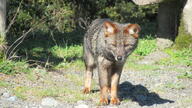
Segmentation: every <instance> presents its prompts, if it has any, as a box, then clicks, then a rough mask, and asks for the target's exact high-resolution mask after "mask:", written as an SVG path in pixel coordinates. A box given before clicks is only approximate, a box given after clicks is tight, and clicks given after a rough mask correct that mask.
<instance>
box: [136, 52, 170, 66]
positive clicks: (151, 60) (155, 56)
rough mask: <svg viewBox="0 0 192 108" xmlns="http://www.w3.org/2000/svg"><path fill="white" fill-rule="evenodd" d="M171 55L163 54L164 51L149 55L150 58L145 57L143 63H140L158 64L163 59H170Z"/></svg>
mask: <svg viewBox="0 0 192 108" xmlns="http://www.w3.org/2000/svg"><path fill="white" fill-rule="evenodd" d="M168 57H169V55H168V54H166V53H164V52H162V51H156V52H153V53H151V54H149V55H148V56H145V57H144V58H143V59H142V60H141V61H139V62H138V63H139V64H154V63H156V62H158V61H159V60H161V59H163V58H168Z"/></svg>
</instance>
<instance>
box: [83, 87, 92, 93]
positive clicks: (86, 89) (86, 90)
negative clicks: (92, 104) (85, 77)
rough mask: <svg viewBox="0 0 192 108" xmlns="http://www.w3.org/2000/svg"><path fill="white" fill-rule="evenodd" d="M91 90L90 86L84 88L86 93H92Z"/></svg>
mask: <svg viewBox="0 0 192 108" xmlns="http://www.w3.org/2000/svg"><path fill="white" fill-rule="evenodd" d="M90 91H91V90H90V88H84V89H83V93H84V94H88V93H90Z"/></svg>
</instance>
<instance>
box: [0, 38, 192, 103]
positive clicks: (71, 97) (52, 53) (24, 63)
mask: <svg viewBox="0 0 192 108" xmlns="http://www.w3.org/2000/svg"><path fill="white" fill-rule="evenodd" d="M40 42H41V44H40V43H39V44H35V45H41V46H43V45H44V44H42V41H40ZM32 43H33V42H32ZM34 43H38V42H37V41H36V42H34ZM155 43H156V40H155V39H154V38H152V37H151V36H147V37H146V38H142V39H140V40H139V44H138V47H137V49H136V50H135V51H134V52H133V53H132V55H130V56H129V59H128V60H127V62H126V64H125V69H132V70H137V71H143V70H146V72H144V73H142V74H143V75H146V76H157V75H159V74H160V73H158V72H156V71H153V70H158V69H160V65H185V66H192V62H191V59H192V51H191V50H190V49H183V50H175V49H171V48H170V49H166V50H164V52H165V53H167V54H169V55H170V58H166V59H163V60H161V61H159V62H158V63H157V64H150V65H147V64H138V62H139V61H140V60H141V59H142V58H144V56H146V55H149V54H150V53H152V52H154V51H155V50H156V45H155ZM25 50H28V49H25ZM23 51H24V50H23ZM27 53H29V54H28V55H29V58H30V59H31V58H34V59H35V60H37V61H41V62H45V64H44V65H41V66H40V68H39V67H38V68H34V67H33V68H31V67H30V65H31V64H28V63H30V62H29V61H28V59H26V58H24V59H21V60H19V61H8V60H1V61H0V72H1V73H3V74H7V75H14V74H19V73H25V77H26V79H25V80H27V81H32V82H34V83H36V82H38V79H39V78H40V79H41V81H42V82H39V83H43V84H42V85H44V86H33V87H31V86H30V85H14V88H10V89H11V91H12V92H13V93H14V94H15V95H16V96H17V97H19V98H21V99H31V98H32V97H33V98H34V97H35V98H37V99H42V98H44V97H49V96H50V97H55V98H56V99H59V100H61V101H65V102H72V103H73V102H77V101H79V100H94V99H99V93H92V94H88V95H84V94H82V93H81V89H82V86H83V82H84V79H83V76H79V75H78V74H73V73H72V72H71V71H73V72H74V71H77V72H80V71H84V69H85V67H84V62H83V60H82V54H83V47H82V45H65V44H60V45H50V46H49V47H47V46H46V44H45V45H44V46H43V47H36V46H32V48H31V49H30V50H28V51H27ZM46 63H47V64H48V65H51V67H50V68H53V69H61V70H63V71H64V72H65V74H64V76H63V79H65V80H66V81H63V82H62V83H58V82H55V81H54V80H53V79H52V76H49V74H48V73H47V70H46V69H45V68H47V67H46ZM32 64H33V63H32ZM37 66H39V64H38V65H37ZM66 70H67V71H66ZM171 70H172V69H171ZM69 71H70V72H71V73H70V72H69ZM151 71H152V72H151ZM67 72H69V73H67ZM177 72H178V71H177ZM37 73H38V75H37ZM178 78H179V79H180V78H181V79H183V78H184V79H192V74H191V73H190V72H185V70H182V72H181V74H180V75H179V76H178ZM10 85H11V84H10V83H7V82H6V81H4V80H2V81H0V87H7V88H9V86H10ZM72 85H73V86H72ZM92 86H93V87H95V86H96V82H95V81H93V83H92ZM164 88H169V89H178V90H180V89H184V88H185V86H184V84H182V83H167V84H165V85H162V86H161V87H157V88H156V89H155V90H156V91H157V92H164ZM128 101H130V100H124V102H128Z"/></svg>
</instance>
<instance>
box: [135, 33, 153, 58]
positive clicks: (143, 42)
mask: <svg viewBox="0 0 192 108" xmlns="http://www.w3.org/2000/svg"><path fill="white" fill-rule="evenodd" d="M155 49H156V41H155V39H154V38H152V37H151V36H146V38H144V39H140V40H139V44H138V47H137V49H136V50H135V51H134V52H133V53H134V54H137V55H140V56H146V55H148V54H150V53H152V52H153V51H154V50H155Z"/></svg>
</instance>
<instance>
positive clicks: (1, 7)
mask: <svg viewBox="0 0 192 108" xmlns="http://www.w3.org/2000/svg"><path fill="white" fill-rule="evenodd" d="M5 27H6V0H0V56H2V54H3V51H4V49H5V48H6V47H5V35H6V33H5Z"/></svg>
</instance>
